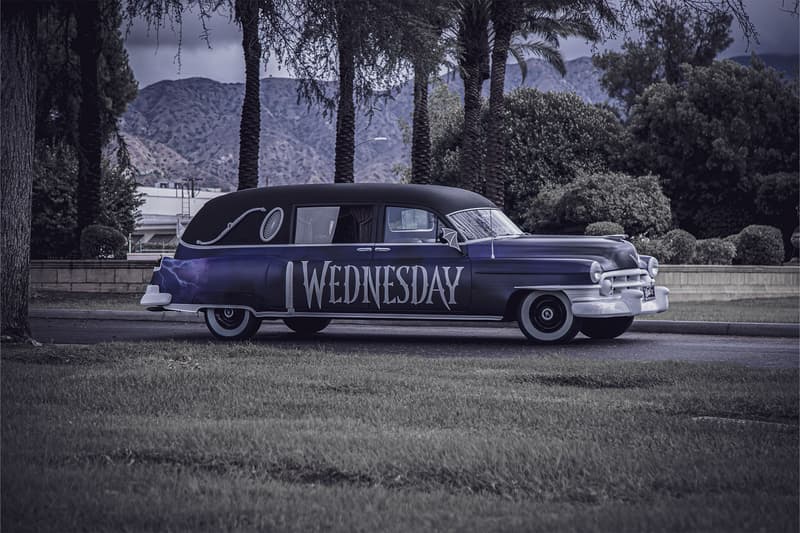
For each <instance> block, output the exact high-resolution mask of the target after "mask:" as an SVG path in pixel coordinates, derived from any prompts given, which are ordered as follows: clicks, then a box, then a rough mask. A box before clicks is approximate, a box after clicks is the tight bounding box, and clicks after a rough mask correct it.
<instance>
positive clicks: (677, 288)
mask: <svg viewBox="0 0 800 533" xmlns="http://www.w3.org/2000/svg"><path fill="white" fill-rule="evenodd" d="M157 264H158V263H157V262H156V261H112V260H107V261H32V262H31V289H32V290H33V291H65V292H123V293H141V292H144V289H145V286H146V285H147V283H148V282H149V281H150V276H151V275H152V273H153V267H154V266H156V265H157ZM658 284H659V285H664V286H666V287H669V289H670V300H671V301H673V302H691V301H703V300H736V299H742V298H774V297H781V296H794V297H798V296H800V266H798V265H791V266H774V267H773V266H717V265H662V266H661V272H660V273H659V275H658Z"/></svg>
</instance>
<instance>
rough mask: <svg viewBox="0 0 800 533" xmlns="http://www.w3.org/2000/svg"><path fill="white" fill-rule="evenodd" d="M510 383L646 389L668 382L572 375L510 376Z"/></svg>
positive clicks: (611, 376) (624, 376)
mask: <svg viewBox="0 0 800 533" xmlns="http://www.w3.org/2000/svg"><path fill="white" fill-rule="evenodd" d="M509 381H511V382H512V383H520V384H526V383H535V384H539V385H547V386H553V387H580V388H584V389H647V388H651V387H656V386H658V385H667V384H668V382H667V381H665V380H663V379H659V378H655V377H650V376H636V375H624V374H622V375H618V376H614V375H605V376H604V375H586V374H584V375H574V374H550V375H544V374H531V375H521V376H511V377H510V378H509Z"/></svg>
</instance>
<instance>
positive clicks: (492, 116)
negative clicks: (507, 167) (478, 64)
mask: <svg viewBox="0 0 800 533" xmlns="http://www.w3.org/2000/svg"><path fill="white" fill-rule="evenodd" d="M511 34H512V28H511V26H510V25H505V24H503V25H500V24H496V25H495V36H494V48H493V49H492V74H491V83H490V89H489V126H488V130H489V131H488V135H487V140H486V190H485V192H486V197H487V198H489V200H491V201H492V202H494V204H495V205H496V206H497V207H500V208H503V207H504V204H505V175H504V173H503V163H504V160H505V149H506V143H505V129H504V127H503V119H504V114H505V101H504V96H503V89H504V87H505V81H506V61H507V60H508V48H509V46H510V45H511Z"/></svg>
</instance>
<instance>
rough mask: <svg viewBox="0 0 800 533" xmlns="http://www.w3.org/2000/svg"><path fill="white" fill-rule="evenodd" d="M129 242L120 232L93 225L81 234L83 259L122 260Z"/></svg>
mask: <svg viewBox="0 0 800 533" xmlns="http://www.w3.org/2000/svg"><path fill="white" fill-rule="evenodd" d="M126 244H127V240H126V239H125V235H123V234H122V233H121V232H120V231H119V230H117V229H114V228H110V227H108V226H101V225H99V224H93V225H91V226H86V228H84V230H83V231H82V232H81V257H82V258H83V259H114V258H119V259H122V258H124V257H125V245H126Z"/></svg>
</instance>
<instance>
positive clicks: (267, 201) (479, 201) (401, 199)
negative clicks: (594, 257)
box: [209, 183, 494, 214]
mask: <svg viewBox="0 0 800 533" xmlns="http://www.w3.org/2000/svg"><path fill="white" fill-rule="evenodd" d="M349 202H354V203H362V202H363V203H386V202H398V203H408V204H417V205H424V206H428V207H430V208H431V209H434V210H436V211H439V212H440V213H442V214H448V213H452V212H453V211H460V210H461V209H469V208H474V207H494V204H492V203H491V202H490V201H489V200H487V199H486V198H484V197H483V196H481V195H480V194H477V193H474V192H471V191H466V190H464V189H457V188H455V187H445V186H443V185H420V184H405V183H316V184H306V185H282V186H278V187H259V188H257V189H246V190H243V191H237V192H234V193H230V194H226V195H224V196H220V197H217V198H215V199H213V200H211V201H210V202H209V203H213V204H214V206H215V209H224V210H226V211H227V209H225V208H226V207H236V208H237V210H239V209H241V208H242V207H244V208H245V209H249V208H251V207H262V206H263V207H272V206H276V207H280V206H287V205H292V204H331V203H336V204H344V203H349Z"/></svg>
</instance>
